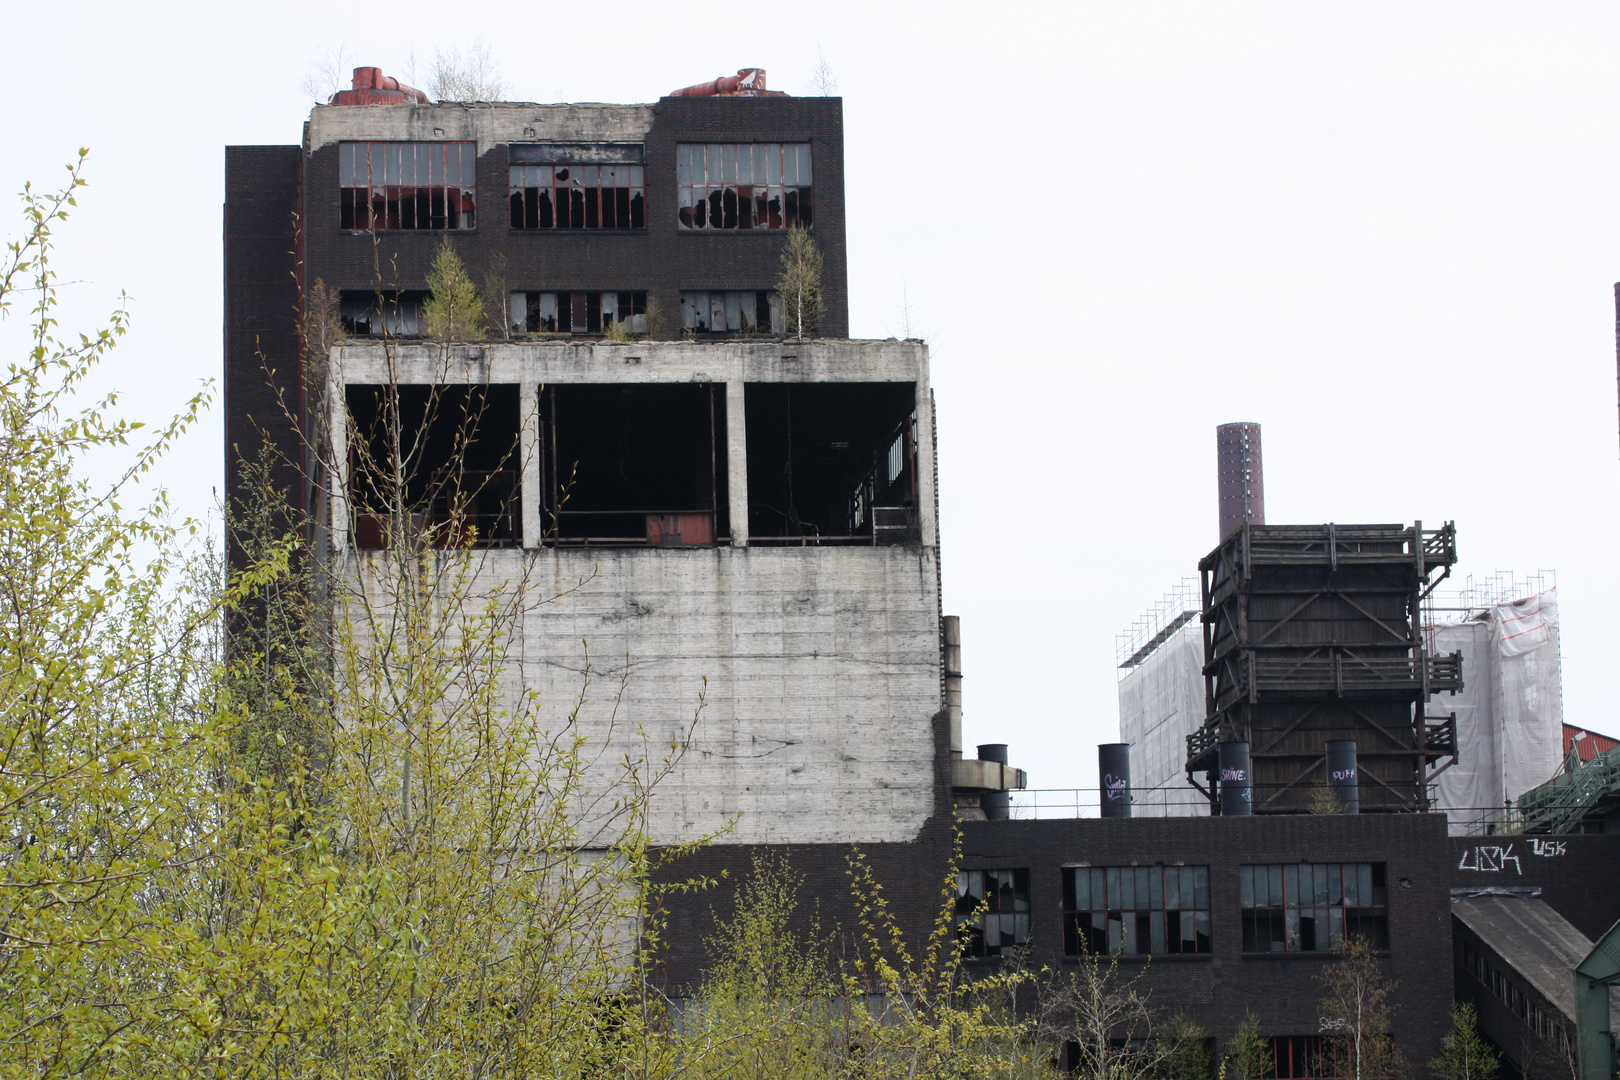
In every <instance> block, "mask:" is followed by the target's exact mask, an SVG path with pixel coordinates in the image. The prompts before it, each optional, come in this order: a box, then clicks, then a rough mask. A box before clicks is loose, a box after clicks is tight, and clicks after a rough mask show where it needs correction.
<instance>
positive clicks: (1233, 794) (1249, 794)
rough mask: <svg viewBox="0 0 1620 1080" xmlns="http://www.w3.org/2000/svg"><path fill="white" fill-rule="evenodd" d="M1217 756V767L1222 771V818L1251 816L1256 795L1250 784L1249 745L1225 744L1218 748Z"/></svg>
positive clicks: (1240, 743) (1242, 743) (1238, 743)
mask: <svg viewBox="0 0 1620 1080" xmlns="http://www.w3.org/2000/svg"><path fill="white" fill-rule="evenodd" d="M1216 755H1217V757H1216V765H1217V767H1218V768H1219V769H1220V771H1221V775H1220V785H1221V816H1222V817H1247V816H1249V815H1250V814H1252V813H1254V793H1253V789H1252V788H1251V787H1250V783H1249V744H1248V743H1246V742H1223V743H1220V744H1218V745H1217V746H1216Z"/></svg>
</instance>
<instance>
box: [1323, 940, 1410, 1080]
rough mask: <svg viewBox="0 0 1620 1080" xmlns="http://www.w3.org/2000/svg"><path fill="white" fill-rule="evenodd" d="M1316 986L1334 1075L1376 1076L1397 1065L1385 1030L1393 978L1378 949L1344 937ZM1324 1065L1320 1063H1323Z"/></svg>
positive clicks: (1366, 1079) (1361, 1079) (1395, 1070)
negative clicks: (1319, 988) (1325, 1024)
mask: <svg viewBox="0 0 1620 1080" xmlns="http://www.w3.org/2000/svg"><path fill="white" fill-rule="evenodd" d="M1316 980H1317V983H1318V984H1319V985H1320V986H1321V987H1322V990H1323V995H1322V999H1321V1004H1320V1008H1321V1010H1322V1016H1323V1017H1324V1018H1325V1019H1326V1021H1327V1023H1328V1024H1329V1025H1330V1030H1329V1032H1328V1034H1326V1035H1325V1036H1324V1037H1323V1039H1322V1047H1323V1048H1322V1053H1323V1054H1324V1055H1325V1056H1327V1057H1328V1058H1329V1059H1330V1060H1331V1061H1332V1062H1334V1065H1333V1067H1335V1068H1338V1067H1342V1068H1343V1069H1344V1070H1345V1071H1344V1072H1343V1073H1340V1074H1339V1075H1344V1076H1348V1077H1351V1078H1353V1080H1382V1078H1385V1077H1392V1076H1396V1075H1398V1074H1399V1073H1400V1072H1401V1070H1402V1066H1403V1062H1402V1060H1401V1056H1400V1054H1399V1052H1398V1051H1397V1050H1396V1049H1395V1039H1394V1037H1393V1035H1392V1034H1391V1026H1392V1021H1393V1015H1392V1013H1391V1010H1390V999H1391V998H1392V997H1394V994H1395V989H1396V985H1397V984H1396V983H1395V981H1394V980H1392V979H1390V978H1389V977H1388V976H1387V975H1385V974H1384V964H1383V960H1382V958H1381V957H1380V956H1379V955H1378V951H1377V950H1376V949H1374V948H1373V946H1372V943H1371V942H1370V941H1368V940H1367V939H1366V938H1365V937H1361V936H1350V937H1347V938H1346V939H1345V943H1344V947H1343V948H1342V949H1340V950H1339V953H1338V958H1337V959H1336V961H1335V962H1334V963H1332V964H1330V965H1329V966H1327V967H1326V968H1324V969H1323V970H1322V972H1321V973H1320V974H1319V975H1317V977H1316ZM1326 1067H1327V1066H1326V1064H1324V1068H1326Z"/></svg>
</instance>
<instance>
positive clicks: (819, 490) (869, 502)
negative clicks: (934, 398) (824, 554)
mask: <svg viewBox="0 0 1620 1080" xmlns="http://www.w3.org/2000/svg"><path fill="white" fill-rule="evenodd" d="M745 395H746V396H745V401H746V403H747V409H748V534H749V543H750V544H753V543H766V544H769V543H794V544H800V543H834V544H873V543H878V544H882V543H905V542H908V541H911V540H913V539H914V538H915V532H916V520H917V448H916V428H917V423H916V387H915V386H913V385H912V384H911V383H794V384H786V383H750V384H749V385H748V386H747V388H746V391H745Z"/></svg>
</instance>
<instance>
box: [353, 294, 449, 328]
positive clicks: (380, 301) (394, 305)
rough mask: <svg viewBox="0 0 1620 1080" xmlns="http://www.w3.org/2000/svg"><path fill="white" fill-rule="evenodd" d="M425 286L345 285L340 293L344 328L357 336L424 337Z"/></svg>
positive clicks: (426, 295)
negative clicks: (372, 287)
mask: <svg viewBox="0 0 1620 1080" xmlns="http://www.w3.org/2000/svg"><path fill="white" fill-rule="evenodd" d="M427 299H428V294H427V293H426V292H424V291H421V290H410V289H407V290H403V291H400V290H381V291H379V290H376V289H344V290H343V291H342V292H341V293H339V294H338V317H339V319H340V320H341V321H342V323H343V329H344V330H346V331H347V332H349V333H350V334H353V335H354V336H356V337H383V336H385V335H386V336H389V337H421V336H422V305H423V304H425V303H427Z"/></svg>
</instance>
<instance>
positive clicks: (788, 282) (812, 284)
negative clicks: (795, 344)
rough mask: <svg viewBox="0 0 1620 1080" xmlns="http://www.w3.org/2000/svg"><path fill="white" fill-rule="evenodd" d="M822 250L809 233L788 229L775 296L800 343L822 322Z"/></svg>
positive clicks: (803, 230)
mask: <svg viewBox="0 0 1620 1080" xmlns="http://www.w3.org/2000/svg"><path fill="white" fill-rule="evenodd" d="M822 261H823V260H822V256H821V248H820V247H818V246H817V245H816V242H815V240H813V239H812V238H811V236H810V232H809V230H808V229H801V228H799V227H798V226H793V227H792V228H789V229H788V235H787V243H786V244H785V245H784V246H783V248H782V267H781V272H780V276H779V277H778V278H777V281H776V293H777V295H778V296H780V297H781V299H782V308H783V311H784V312H785V313H786V317H787V324H788V327H789V329H791V330H792V332H793V336H794V337H796V338H798V339H799V340H800V341H803V340H804V336H805V335H806V334H813V333H815V332H816V326H817V324H818V323H819V322H820V321H821V269H822Z"/></svg>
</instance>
